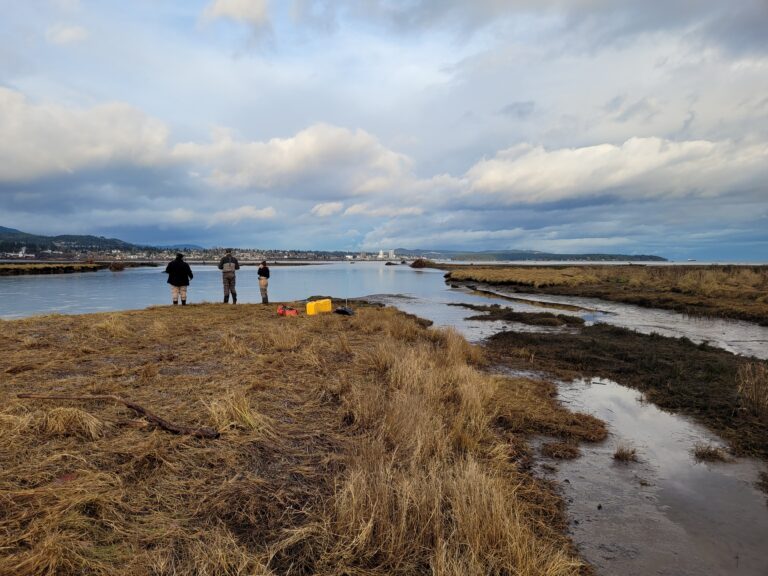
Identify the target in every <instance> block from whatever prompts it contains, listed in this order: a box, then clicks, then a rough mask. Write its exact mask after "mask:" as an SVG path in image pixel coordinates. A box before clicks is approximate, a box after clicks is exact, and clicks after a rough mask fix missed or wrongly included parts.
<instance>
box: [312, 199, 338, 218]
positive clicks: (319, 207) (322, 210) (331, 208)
mask: <svg viewBox="0 0 768 576" xmlns="http://www.w3.org/2000/svg"><path fill="white" fill-rule="evenodd" d="M343 208H344V204H342V203H341V202H323V203H321V204H315V206H314V207H313V208H312V214H314V215H315V216H319V217H320V218H325V217H326V216H333V215H334V214H338V213H339V212H341V211H342V210H343Z"/></svg>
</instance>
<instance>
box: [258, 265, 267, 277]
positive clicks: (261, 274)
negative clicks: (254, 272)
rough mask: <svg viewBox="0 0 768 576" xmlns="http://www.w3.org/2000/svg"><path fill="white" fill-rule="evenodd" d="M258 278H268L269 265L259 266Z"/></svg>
mask: <svg viewBox="0 0 768 576" xmlns="http://www.w3.org/2000/svg"><path fill="white" fill-rule="evenodd" d="M259 278H269V266H259Z"/></svg>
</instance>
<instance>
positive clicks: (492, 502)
mask: <svg viewBox="0 0 768 576" xmlns="http://www.w3.org/2000/svg"><path fill="white" fill-rule="evenodd" d="M284 320H285V319H283V318H278V317H276V316H274V314H273V311H271V310H268V309H264V308H263V307H261V306H248V305H243V306H240V305H238V306H237V307H236V309H235V307H221V306H215V305H199V306H188V307H186V308H185V309H184V310H183V314H181V313H179V308H178V307H177V308H176V309H174V308H172V307H166V308H155V309H151V310H145V311H137V312H126V313H122V314H111V315H92V316H73V317H66V318H55V317H43V318H36V319H32V320H25V321H19V322H6V323H4V324H3V338H0V373H4V374H6V376H5V383H4V385H3V386H2V387H0V406H2V408H1V409H0V574H20V575H22V576H23V575H30V576H31V575H33V574H35V575H37V574H51V575H53V574H57V575H64V576H69V575H75V574H99V575H100V574H104V575H106V574H110V575H111V574H117V575H133V574H142V575H143V574H156V575H168V576H171V575H179V574H199V575H211V576H214V575H216V576H218V575H240V574H242V575H245V574H249V575H250V574H274V575H277V574H285V575H288V574H291V575H294V574H326V575H329V576H330V575H340V574H350V575H351V574H354V575H383V574H393V573H402V574H425V575H426V574H441V575H456V576H458V575H465V574H477V575H480V574H516V575H519V576H528V575H547V576H566V575H567V576H576V575H577V574H580V573H582V570H583V569H584V566H583V563H582V562H581V560H580V559H579V558H578V557H577V556H575V554H574V552H573V549H572V547H571V546H570V544H569V542H568V540H567V538H566V537H565V536H564V529H565V522H564V518H563V515H562V503H561V501H560V499H559V497H558V496H557V494H556V493H555V492H554V491H553V489H552V487H551V486H550V485H549V484H547V483H545V482H543V481H541V480H538V479H536V478H535V477H533V476H532V475H531V474H530V473H529V472H528V471H527V467H526V465H525V463H524V462H523V458H524V456H525V454H526V453H527V452H528V448H527V443H526V440H525V437H526V436H527V435H529V434H534V433H538V432H539V431H541V430H545V431H546V432H547V433H549V434H553V435H555V436H559V437H562V438H567V439H577V438H585V439H586V438H588V439H599V438H602V437H604V435H605V429H604V427H603V426H602V423H600V422H599V421H597V420H595V419H593V418H591V417H587V416H585V415H578V414H572V413H570V412H568V411H566V410H565V409H564V408H562V407H561V406H560V405H559V404H557V402H556V401H555V400H554V398H553V393H552V389H551V388H549V387H547V386H542V385H541V383H537V382H532V381H528V380H524V379H517V378H516V379H508V378H503V377H500V376H496V375H491V374H488V373H485V372H483V371H482V370H481V368H482V366H483V363H484V358H483V354H482V353H481V352H480V351H479V350H478V349H477V348H476V347H474V346H471V345H469V344H468V343H467V342H466V341H464V340H463V338H461V337H460V336H459V335H458V334H457V333H455V332H453V331H450V330H427V329H425V328H424V327H423V326H422V325H421V324H420V323H419V322H418V321H416V320H415V319H413V318H409V317H407V316H405V315H403V314H400V313H398V312H396V311H394V310H391V309H378V308H360V309H358V313H357V315H356V316H355V317H351V318H341V317H338V318H323V319H320V318H314V317H313V318H308V317H299V318H291V319H290V323H288V322H285V321H284ZM171 325H173V326H174V330H173V331H174V334H175V337H174V338H173V339H169V338H167V333H166V329H165V327H167V326H171ZM253 326H258V327H259V330H258V333H255V332H254V331H253ZM65 327H66V329H65ZM147 327H149V329H148V330H147V329H145V328H147ZM33 335H35V337H42V338H45V340H46V341H47V342H48V343H49V346H47V347H44V348H28V347H25V346H24V345H23V341H24V339H25V338H29V337H32V336H33ZM253 342H256V343H257V348H258V350H256V351H255V352H252V353H248V354H244V353H242V349H241V348H240V345H241V344H243V345H244V344H248V345H251V344H252V343H253ZM86 346H87V347H88V349H89V352H88V353H87V354H84V353H83V348H84V347H86ZM19 366H26V367H28V369H25V370H20V371H14V370H11V371H10V372H9V369H10V368H12V367H19ZM153 367H154V368H153ZM155 370H156V372H155ZM84 389H86V390H87V389H98V390H99V391H100V392H101V393H105V394H117V395H120V396H123V397H126V398H129V399H130V400H133V401H135V402H137V403H139V404H141V405H143V406H145V407H147V408H149V409H151V410H153V411H155V412H157V413H158V414H160V415H162V416H163V417H165V418H167V419H168V420H171V421H173V422H176V423H179V424H182V425H187V426H211V427H215V428H217V429H218V430H220V431H221V432H222V436H221V437H220V438H219V439H218V440H201V439H196V438H192V437H188V436H174V435H171V434H168V433H166V432H164V431H161V430H157V429H155V428H154V427H153V426H152V425H150V424H148V423H147V422H145V421H143V420H141V419H137V417H136V415H135V414H134V413H133V412H131V411H130V410H128V409H126V408H124V407H122V406H121V405H116V404H114V403H105V402H80V403H73V402H65V403H63V405H61V404H60V403H49V402H45V401H29V400H24V401H22V400H18V399H16V398H15V395H16V393H17V392H20V391H24V392H32V393H56V394H65V395H74V394H78V393H82V391H83V390H84Z"/></svg>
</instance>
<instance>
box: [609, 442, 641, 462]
mask: <svg viewBox="0 0 768 576" xmlns="http://www.w3.org/2000/svg"><path fill="white" fill-rule="evenodd" d="M613 459H614V460H616V461H617V462H624V463H628V462H637V461H638V458H637V448H634V447H633V446H630V445H628V444H619V445H618V446H616V451H615V452H614V453H613Z"/></svg>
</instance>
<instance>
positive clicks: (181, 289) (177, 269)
mask: <svg viewBox="0 0 768 576" xmlns="http://www.w3.org/2000/svg"><path fill="white" fill-rule="evenodd" d="M165 273H166V274H168V284H170V285H171V299H172V300H173V305H174V306H176V305H177V304H178V303H179V296H181V305H182V306H186V305H187V286H189V281H190V280H192V278H193V275H192V269H191V268H190V267H189V264H187V263H186V262H184V254H181V253H179V254H176V260H173V261H171V262H169V263H168V266H166V267H165Z"/></svg>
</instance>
